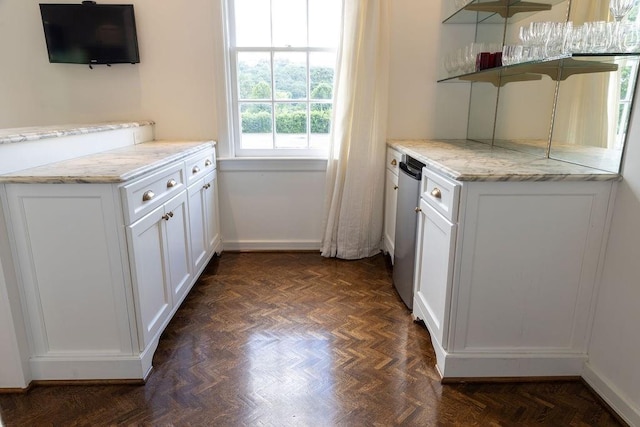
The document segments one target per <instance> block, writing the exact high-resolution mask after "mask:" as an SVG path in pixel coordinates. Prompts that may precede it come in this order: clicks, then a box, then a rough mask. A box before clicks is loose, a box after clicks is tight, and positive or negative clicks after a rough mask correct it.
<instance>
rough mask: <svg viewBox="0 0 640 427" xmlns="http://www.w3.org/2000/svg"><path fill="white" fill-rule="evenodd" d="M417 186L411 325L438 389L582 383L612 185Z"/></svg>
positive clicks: (426, 175) (443, 182)
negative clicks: (470, 381) (431, 355)
mask: <svg viewBox="0 0 640 427" xmlns="http://www.w3.org/2000/svg"><path fill="white" fill-rule="evenodd" d="M422 185H423V190H424V191H423V192H422V199H421V203H420V208H421V210H422V213H421V215H420V222H419V235H418V254H417V257H418V258H417V266H416V282H415V291H416V292H415V296H414V315H415V316H416V317H417V318H420V319H422V320H424V322H425V324H426V326H427V328H428V329H429V332H430V334H431V338H432V342H433V346H434V349H435V352H436V358H437V365H438V369H439V371H440V373H441V374H442V375H443V378H444V379H461V378H482V377H484V378H497V377H539V376H544V377H551V376H579V375H580V374H581V372H582V367H583V363H584V361H585V360H586V351H587V344H588V343H587V337H588V329H589V324H590V322H591V318H592V316H593V301H594V300H595V294H596V286H595V285H596V277H597V270H598V265H599V264H600V263H601V261H602V259H601V257H602V253H603V241H604V238H605V229H606V223H607V212H608V209H609V199H610V196H611V194H612V187H613V186H614V185H615V183H613V182H606V181H603V182H597V181H592V182H589V181H561V182H555V181H544V182H475V181H465V182H456V181H450V180H448V179H446V178H444V177H442V176H440V175H438V174H435V173H433V172H431V171H430V170H428V169H426V168H425V169H424V170H423V183H422Z"/></svg>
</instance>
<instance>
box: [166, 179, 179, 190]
mask: <svg viewBox="0 0 640 427" xmlns="http://www.w3.org/2000/svg"><path fill="white" fill-rule="evenodd" d="M176 185H178V183H177V182H176V180H175V179H170V180H169V181H167V188H173V187H175V186H176Z"/></svg>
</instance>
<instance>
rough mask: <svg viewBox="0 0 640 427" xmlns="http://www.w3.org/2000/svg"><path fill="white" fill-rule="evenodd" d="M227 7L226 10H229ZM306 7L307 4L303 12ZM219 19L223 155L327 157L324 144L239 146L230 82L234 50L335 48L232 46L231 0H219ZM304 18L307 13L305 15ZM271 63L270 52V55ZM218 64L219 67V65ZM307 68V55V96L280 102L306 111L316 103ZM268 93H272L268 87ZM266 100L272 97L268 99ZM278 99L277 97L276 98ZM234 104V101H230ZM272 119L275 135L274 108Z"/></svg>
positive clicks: (235, 97)
mask: <svg viewBox="0 0 640 427" xmlns="http://www.w3.org/2000/svg"><path fill="white" fill-rule="evenodd" d="M229 11H230V12H229ZM308 12H309V8H308V7H307V13H308ZM219 13H220V22H221V24H222V25H221V33H222V34H221V37H220V38H219V40H220V41H219V42H218V43H217V44H218V47H217V50H218V58H220V59H221V60H220V61H218V62H219V64H220V65H219V66H218V68H219V73H218V78H217V83H218V87H219V88H220V89H221V91H220V92H221V93H219V94H218V105H217V107H218V128H219V131H218V134H219V138H220V137H223V138H225V139H226V142H227V143H226V144H223V145H226V147H225V148H226V150H224V151H226V152H224V151H223V152H222V154H223V155H224V157H227V158H231V157H239V158H248V157H252V158H273V157H276V158H293V159H309V158H316V159H327V158H328V151H329V150H328V147H327V148H325V149H313V148H300V149H280V148H278V149H275V148H272V149H262V150H260V149H246V148H240V141H241V137H240V110H239V107H240V106H239V102H238V93H237V90H238V88H237V85H236V84H234V82H236V81H237V76H236V69H237V67H236V66H237V54H238V52H243V51H248V52H259V51H264V52H270V53H271V52H305V53H306V52H310V53H313V52H336V49H332V48H310V47H264V48H259V47H255V48H254V47H250V48H247V47H236V42H235V29H234V25H235V24H234V22H232V21H233V20H232V19H230V18H231V17H232V16H233V1H232V0H220V9H219ZM307 19H308V17H307ZM271 61H272V65H273V54H272V57H271ZM220 68H222V69H220ZM271 73H272V84H273V83H274V79H273V66H272V67H271ZM309 74H310V68H309V62H308V56H307V98H306V99H303V100H290V101H289V100H282V102H299V103H305V104H307V113H309V111H308V110H309V104H310V103H316V100H311V99H310V98H309V97H310V95H311V93H310V84H311V82H310V76H309ZM272 94H275V92H274V88H273V87H272ZM268 102H269V103H271V102H272V100H269V101H268ZM277 102H281V100H277ZM317 102H318V103H322V102H327V103H329V102H330V103H333V100H330V101H328V100H317ZM234 104H235V105H234ZM273 120H274V123H273V132H274V133H273V135H274V138H275V111H274V118H273ZM310 120H311V117H310V115H309V114H307V136H308V137H309V135H310Z"/></svg>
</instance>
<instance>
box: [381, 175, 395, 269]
mask: <svg viewBox="0 0 640 427" xmlns="http://www.w3.org/2000/svg"><path fill="white" fill-rule="evenodd" d="M397 205H398V175H396V174H394V173H391V171H389V170H388V169H387V180H386V184H385V190H384V248H385V250H386V251H387V252H388V253H389V255H391V262H393V253H394V248H395V240H396V210H397Z"/></svg>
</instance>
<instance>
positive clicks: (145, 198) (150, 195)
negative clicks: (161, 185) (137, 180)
mask: <svg viewBox="0 0 640 427" xmlns="http://www.w3.org/2000/svg"><path fill="white" fill-rule="evenodd" d="M154 197H156V194H155V193H154V192H153V191H151V190H147V191H145V192H144V194H143V195H142V201H143V202H148V201H149V200H151V199H153V198H154Z"/></svg>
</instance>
